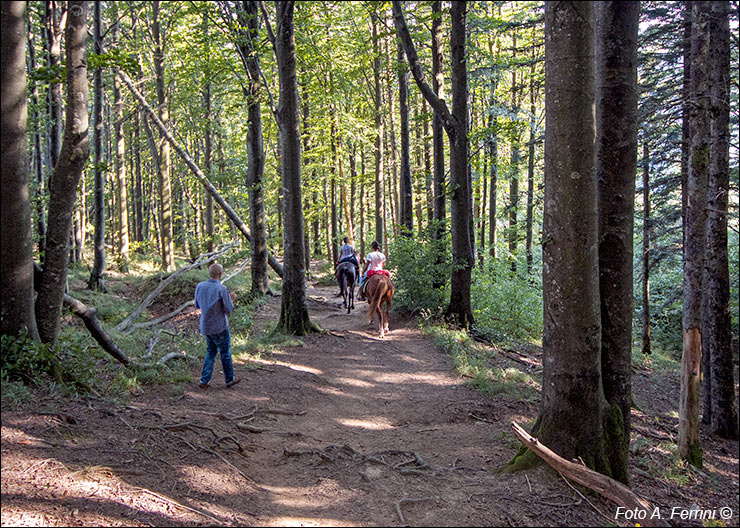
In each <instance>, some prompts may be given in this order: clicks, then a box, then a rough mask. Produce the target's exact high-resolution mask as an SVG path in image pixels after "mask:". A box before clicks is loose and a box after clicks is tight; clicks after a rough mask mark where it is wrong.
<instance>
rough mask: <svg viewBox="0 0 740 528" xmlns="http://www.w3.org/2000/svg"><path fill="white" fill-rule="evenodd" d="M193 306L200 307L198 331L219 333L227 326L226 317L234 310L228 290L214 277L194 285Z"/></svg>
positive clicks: (210, 333)
mask: <svg viewBox="0 0 740 528" xmlns="http://www.w3.org/2000/svg"><path fill="white" fill-rule="evenodd" d="M194 303H195V307H196V308H200V333H201V334H203V335H216V334H220V333H221V332H223V331H224V330H226V329H227V328H229V319H228V317H226V316H227V315H228V314H230V313H231V312H233V311H234V304H233V303H232V302H231V297H229V290H227V289H226V286H224V285H223V284H221V281H219V280H216V279H208V280H207V281H203V282H201V283H199V284H198V285H197V286H196V287H195V300H194Z"/></svg>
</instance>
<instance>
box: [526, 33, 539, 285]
mask: <svg viewBox="0 0 740 528" xmlns="http://www.w3.org/2000/svg"><path fill="white" fill-rule="evenodd" d="M532 31H533V32H534V30H532ZM533 39H534V35H533ZM534 50H535V47H534V45H533V46H532V66H531V68H530V70H529V75H530V80H529V113H530V118H529V119H530V121H529V153H528V156H527V157H528V159H527V226H526V233H527V234H526V243H525V244H526V246H525V250H526V252H527V275H531V274H532V263H533V260H534V256H533V254H532V250H533V246H532V238H533V236H532V230H533V225H532V224H533V221H534V218H533V217H534V214H533V213H534V153H535V149H534V146H535V145H534V142H535V127H536V126H537V119H536V116H535V110H536V108H535V105H534V103H535V99H536V97H537V89H536V87H535V84H534V60H535V51H534Z"/></svg>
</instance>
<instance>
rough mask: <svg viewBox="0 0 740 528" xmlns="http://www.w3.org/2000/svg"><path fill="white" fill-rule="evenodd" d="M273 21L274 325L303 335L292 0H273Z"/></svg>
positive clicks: (308, 326)
mask: <svg viewBox="0 0 740 528" xmlns="http://www.w3.org/2000/svg"><path fill="white" fill-rule="evenodd" d="M275 7H276V10H277V24H276V31H275V57H276V61H277V65H278V73H279V79H280V106H279V109H278V117H279V124H280V145H281V148H280V152H281V153H282V158H283V160H282V179H283V199H284V200H285V241H284V248H285V267H284V275H283V292H282V296H281V299H282V304H281V308H280V320H279V321H278V328H280V329H281V330H283V331H284V332H286V333H290V334H295V335H305V334H307V333H309V332H312V331H313V330H314V329H315V326H314V325H313V324H312V323H311V321H310V320H309V317H308V307H307V306H306V278H305V275H306V271H305V269H304V267H303V264H304V261H303V202H302V200H301V136H300V126H299V117H300V114H299V112H298V82H297V80H296V56H295V40H294V36H293V9H294V2H292V1H288V2H275Z"/></svg>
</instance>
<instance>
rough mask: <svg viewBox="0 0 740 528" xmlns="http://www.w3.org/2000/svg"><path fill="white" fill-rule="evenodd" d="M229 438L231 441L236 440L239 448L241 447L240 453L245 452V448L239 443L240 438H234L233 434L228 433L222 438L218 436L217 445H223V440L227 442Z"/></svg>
mask: <svg viewBox="0 0 740 528" xmlns="http://www.w3.org/2000/svg"><path fill="white" fill-rule="evenodd" d="M227 440H230V441H231V442H234V443H235V444H236V447H237V449H239V452H240V453H243V452H244V448H243V447H242V445H241V444H240V443H239V440H237V439H236V438H234V437H233V436H231V435H226V436H222V437H220V438H217V439H216V442H215V444H216V445H221V442H225V441H227Z"/></svg>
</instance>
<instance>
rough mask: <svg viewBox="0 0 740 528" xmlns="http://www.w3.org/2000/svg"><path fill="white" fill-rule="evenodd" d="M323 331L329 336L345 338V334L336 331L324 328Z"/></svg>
mask: <svg viewBox="0 0 740 528" xmlns="http://www.w3.org/2000/svg"><path fill="white" fill-rule="evenodd" d="M325 332H326V333H327V334H329V335H330V336H335V337H341V338H342V339H347V336H345V335H343V334H338V333H336V332H332V331H331V330H325Z"/></svg>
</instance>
